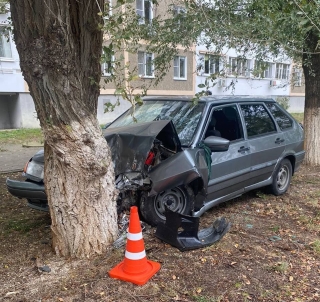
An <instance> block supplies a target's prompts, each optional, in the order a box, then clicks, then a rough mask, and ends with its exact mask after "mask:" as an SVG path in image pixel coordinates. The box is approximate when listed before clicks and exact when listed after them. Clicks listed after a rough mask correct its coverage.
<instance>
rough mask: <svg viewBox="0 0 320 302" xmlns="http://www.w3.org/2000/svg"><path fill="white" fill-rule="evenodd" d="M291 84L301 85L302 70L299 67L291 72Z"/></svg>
mask: <svg viewBox="0 0 320 302" xmlns="http://www.w3.org/2000/svg"><path fill="white" fill-rule="evenodd" d="M292 79H293V85H294V86H295V87H301V86H302V70H301V69H300V68H295V69H294V72H293V74H292Z"/></svg>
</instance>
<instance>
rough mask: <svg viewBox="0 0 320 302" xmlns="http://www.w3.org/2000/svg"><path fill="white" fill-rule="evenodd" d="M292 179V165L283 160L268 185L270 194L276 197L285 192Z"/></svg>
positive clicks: (288, 161)
mask: <svg viewBox="0 0 320 302" xmlns="http://www.w3.org/2000/svg"><path fill="white" fill-rule="evenodd" d="M291 177H292V164H291V162H290V160H288V159H284V160H282V161H281V163H280V165H279V166H278V168H277V170H276V172H275V174H274V176H273V180H272V184H271V185H270V192H271V193H272V194H274V195H276V196H278V195H282V194H284V193H285V192H287V190H288V188H289V186H290V181H291Z"/></svg>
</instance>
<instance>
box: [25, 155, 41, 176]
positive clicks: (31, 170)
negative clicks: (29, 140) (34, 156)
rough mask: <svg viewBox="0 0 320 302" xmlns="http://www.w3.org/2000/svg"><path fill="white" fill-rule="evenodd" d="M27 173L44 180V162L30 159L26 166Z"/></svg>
mask: <svg viewBox="0 0 320 302" xmlns="http://www.w3.org/2000/svg"><path fill="white" fill-rule="evenodd" d="M24 172H25V174H28V175H27V176H30V177H31V178H33V177H34V178H36V179H37V180H38V181H39V180H43V176H44V169H43V164H41V163H38V162H36V161H33V160H31V161H29V162H28V163H27V164H26V166H25V168H24Z"/></svg>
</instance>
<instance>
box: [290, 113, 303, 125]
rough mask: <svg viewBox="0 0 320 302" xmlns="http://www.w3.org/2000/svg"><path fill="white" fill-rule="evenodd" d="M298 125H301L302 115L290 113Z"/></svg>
mask: <svg viewBox="0 0 320 302" xmlns="http://www.w3.org/2000/svg"><path fill="white" fill-rule="evenodd" d="M290 114H291V115H292V116H293V117H294V118H295V119H296V120H297V121H298V122H299V123H303V117H304V113H303V112H300V113H290Z"/></svg>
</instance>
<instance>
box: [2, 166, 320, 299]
mask: <svg viewBox="0 0 320 302" xmlns="http://www.w3.org/2000/svg"><path fill="white" fill-rule="evenodd" d="M319 176H320V168H308V167H306V166H303V167H302V168H301V169H300V171H299V172H298V173H297V174H296V175H295V176H294V177H293V179H292V183H291V188H290V190H289V192H288V193H287V194H285V195H284V196H281V197H275V196H272V195H267V194H266V193H265V192H264V191H262V190H260V191H253V192H250V193H249V194H246V195H244V196H242V197H240V198H237V199H235V200H232V201H229V202H227V203H225V204H223V205H221V206H219V207H217V208H214V209H212V210H210V211H209V212H207V213H205V214H204V215H203V216H202V218H201V228H203V227H207V226H209V225H210V224H211V223H212V222H213V221H214V220H215V219H216V218H217V217H219V216H220V217H225V218H226V219H227V220H228V221H230V222H231V223H232V226H231V229H230V231H229V232H228V233H227V234H226V235H225V237H223V238H222V239H221V240H220V241H219V242H217V243H215V244H213V245H211V246H209V247H206V248H203V249H198V250H194V251H189V252H180V251H179V250H177V249H176V248H173V247H171V246H169V245H167V244H164V243H163V242H161V241H160V240H159V239H157V238H156V237H155V236H154V232H155V228H146V231H144V233H143V238H144V242H145V248H146V252H147V257H148V259H150V260H154V261H158V262H160V263H161V269H160V271H159V272H158V273H157V274H156V275H155V276H154V277H153V278H152V279H151V280H149V282H148V283H147V284H145V285H143V286H137V285H134V284H131V283H127V282H123V281H119V280H116V279H111V278H109V276H108V271H109V270H110V269H111V268H113V267H114V266H115V265H116V264H118V263H119V262H120V261H122V260H123V258H124V251H125V246H123V247H121V248H118V249H116V248H113V247H110V249H109V251H108V252H107V253H106V254H105V255H101V256H99V257H96V258H95V259H92V260H78V261H71V260H68V259H67V260H66V259H61V258H58V257H57V256H55V254H54V253H53V251H52V250H51V239H50V217H49V215H48V214H46V213H42V212H38V211H35V210H32V209H30V208H28V207H27V206H26V202H25V201H24V200H18V199H16V198H14V197H12V196H11V195H9V193H7V190H6V187H5V179H6V178H7V177H10V178H19V177H20V173H7V174H0V242H1V245H0V285H1V286H0V301H8V302H9V301H58V302H59V301H60V302H63V301H64V302H67V301H68V302H69V301H74V302H78V301H79V302H80V301H123V302H125V301H130V302H134V301H157V302H158V301H197V302H209V301H210V302H213V301H215V302H217V301H221V302H222V301H224V302H227V301H272V302H275V301H279V302H280V301H284V302H287V301H288V302H291V301H296V302H298V301H320V238H319V235H320V177H319ZM43 266H46V267H47V268H49V270H50V272H44V271H40V270H39V269H38V267H43Z"/></svg>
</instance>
